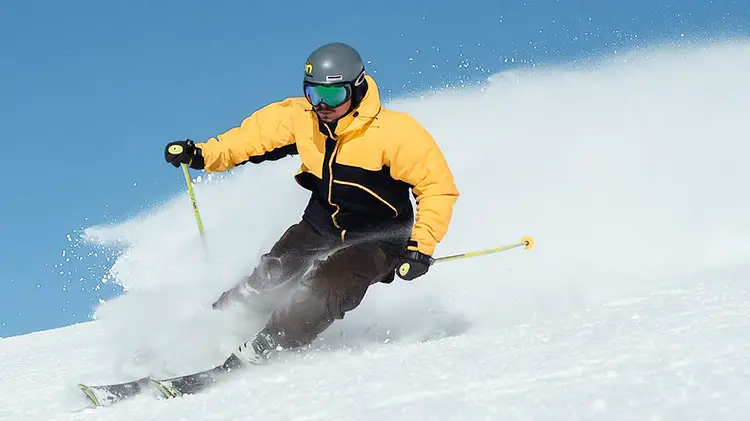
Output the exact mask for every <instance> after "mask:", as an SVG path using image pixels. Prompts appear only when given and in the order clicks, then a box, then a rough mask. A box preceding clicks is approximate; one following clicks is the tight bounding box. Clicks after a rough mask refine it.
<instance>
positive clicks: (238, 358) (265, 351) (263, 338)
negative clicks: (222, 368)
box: [224, 328, 278, 366]
mask: <svg viewBox="0 0 750 421" xmlns="http://www.w3.org/2000/svg"><path fill="white" fill-rule="evenodd" d="M277 347H278V342H277V341H276V339H275V338H274V336H273V335H272V334H271V333H270V331H269V330H268V328H266V329H263V330H261V331H260V332H258V334H257V335H255V336H254V337H253V338H252V339H250V340H248V341H247V342H245V343H243V344H242V345H240V346H239V348H237V350H236V351H234V353H232V355H231V356H230V357H229V359H228V360H227V361H226V362H225V363H224V364H225V365H235V366H236V365H237V364H240V365H245V364H251V365H261V364H264V363H265V362H266V361H267V360H268V359H269V358H271V356H272V354H273V353H274V352H276V349H277Z"/></svg>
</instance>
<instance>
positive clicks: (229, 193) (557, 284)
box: [0, 42, 750, 421]
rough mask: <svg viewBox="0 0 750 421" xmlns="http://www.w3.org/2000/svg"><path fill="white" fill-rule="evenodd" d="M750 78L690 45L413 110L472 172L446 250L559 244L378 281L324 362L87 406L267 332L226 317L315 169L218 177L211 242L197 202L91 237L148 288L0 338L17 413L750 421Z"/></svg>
mask: <svg viewBox="0 0 750 421" xmlns="http://www.w3.org/2000/svg"><path fill="white" fill-rule="evenodd" d="M747 74H750V43H747V42H737V43H726V44H715V45H703V46H699V47H683V48H676V47H673V48H669V49H667V48H665V49H660V50H649V51H641V52H639V53H637V54H625V55H618V56H616V57H614V58H612V59H611V60H608V61H605V62H601V63H586V64H581V65H580V66H569V67H566V68H550V69H534V70H525V69H519V70H518V71H516V72H508V73H503V74H499V75H496V76H494V77H493V78H492V79H491V81H490V82H489V83H488V84H487V85H486V86H483V87H481V88H479V87H466V88H464V89H457V90H453V91H448V92H442V93H438V94H430V95H426V96H424V97H421V98H410V99H405V100H403V101H398V102H395V103H392V104H390V105H391V106H392V107H394V108H398V109H402V110H407V111H409V112H412V113H413V114H414V115H415V116H416V117H417V118H419V119H420V120H421V121H423V122H424V123H425V125H426V126H428V128H429V129H430V130H431V131H432V132H433V133H434V134H435V136H436V138H438V140H439V142H440V144H441V147H442V148H443V150H444V152H445V153H446V155H447V157H448V159H449V161H450V162H451V165H452V167H453V168H454V171H455V173H456V179H457V182H458V184H459V188H460V190H461V192H462V197H461V199H460V200H459V204H458V205H457V208H456V214H455V219H454V222H453V225H452V228H451V232H450V233H449V235H448V237H447V238H446V240H445V242H444V243H442V244H441V245H440V246H439V248H438V253H439V254H441V255H442V254H449V253H454V252H459V251H467V250H473V249H478V248H485V247H493V246H497V245H501V244H505V243H511V242H516V241H517V240H518V239H520V238H521V236H523V235H527V234H528V235H532V236H534V237H535V239H536V241H537V247H536V248H535V249H534V250H533V251H529V252H526V251H522V250H513V251H509V252H507V253H503V254H500V255H496V256H491V257H484V258H476V259H472V260H466V261H461V262H452V263H446V264H444V265H440V266H436V267H434V268H433V270H432V271H431V272H430V274H429V275H428V276H426V277H425V278H421V279H419V280H417V281H415V282H411V283H409V282H403V281H398V282H396V283H394V284H392V285H377V286H375V287H374V288H373V289H372V290H371V291H370V292H368V295H367V297H366V301H365V303H363V305H362V306H361V307H360V308H358V309H357V310H356V311H354V312H352V313H351V314H350V315H348V316H347V318H346V319H345V320H343V321H340V322H338V323H336V324H335V325H334V326H333V327H332V328H331V329H330V330H329V331H327V332H326V333H325V334H324V335H323V336H322V337H321V338H320V340H319V341H318V342H317V343H316V344H315V345H314V346H313V349H311V350H309V352H307V353H306V354H302V355H289V356H285V357H284V358H283V359H282V360H280V361H278V362H276V363H275V364H272V365H269V366H267V367H262V368H259V369H257V370H254V371H253V372H248V373H247V374H246V375H244V376H238V377H237V378H236V379H233V380H232V381H230V382H228V383H226V384H222V385H220V386H217V387H216V388H214V389H211V390H208V391H205V392H204V393H201V394H198V395H195V396H189V397H185V398H181V399H177V400H172V401H157V400H154V399H151V398H149V397H148V396H144V397H139V398H136V399H134V400H132V401H129V402H124V403H122V404H121V405H119V406H115V407H112V408H107V409H99V410H90V409H86V410H81V411H79V410H80V409H81V408H82V407H83V405H84V404H85V403H84V401H83V400H82V396H81V395H80V394H79V392H78V391H77V390H76V389H75V388H74V385H75V383H77V382H79V381H86V382H108V381H118V380H126V379H129V378H132V377H134V376H140V375H143V374H148V373H153V374H174V373H180V372H186V371H190V370H193V369H198V368H205V367H207V366H210V365H212V364H214V363H216V362H217V361H218V360H221V359H222V357H223V356H224V355H225V354H226V352H228V350H229V349H230V348H231V347H232V346H234V344H235V343H236V342H237V341H238V340H240V339H244V338H245V337H246V336H247V335H249V334H250V333H251V332H253V331H254V330H255V329H256V328H257V327H258V326H259V325H260V323H261V322H262V321H261V320H246V319H243V318H242V317H241V315H240V314H236V313H232V312H227V313H216V312H211V311H208V310H207V309H206V307H207V305H208V304H209V303H210V302H211V301H212V300H213V299H214V298H215V296H216V295H218V294H219V293H220V292H221V291H222V290H223V289H225V288H227V287H229V286H231V285H232V284H233V283H234V282H235V280H236V279H237V278H238V277H239V276H241V275H242V274H243V273H244V272H245V271H247V270H249V269H250V268H252V266H253V264H254V263H255V259H257V256H258V255H259V254H260V253H262V252H263V251H264V250H265V249H266V248H267V247H269V246H270V244H271V243H272V242H273V241H274V240H275V239H276V237H277V236H278V235H279V233H280V232H281V231H282V230H283V229H284V228H285V227H286V225H288V224H290V223H292V222H294V221H295V220H296V218H298V217H299V213H300V212H301V209H302V206H303V205H304V202H305V200H306V196H305V194H304V192H301V191H300V190H299V189H298V188H297V187H296V186H295V185H294V182H293V180H292V179H291V177H292V175H293V173H294V170H295V169H296V166H297V161H295V160H294V159H288V160H285V161H280V162H277V163H273V164H271V165H265V166H249V167H246V168H242V169H241V170H239V171H237V172H236V173H235V174H234V175H233V176H232V177H219V178H215V179H212V180H210V181H209V182H205V180H201V181H202V182H201V183H200V184H199V185H198V186H197V188H196V194H197V195H198V203H199V206H200V208H201V212H202V214H203V217H204V222H205V225H206V230H207V233H208V238H207V244H206V248H205V249H204V247H203V245H202V244H201V241H200V239H199V238H198V237H197V236H196V235H195V231H193V230H192V229H187V230H186V229H181V228H180V226H181V225H182V224H186V225H185V226H187V227H191V228H192V227H194V224H195V221H194V220H193V219H192V218H193V215H192V211H191V208H190V204H189V202H188V200H187V198H186V197H185V195H184V194H181V195H180V196H178V197H176V198H175V199H174V200H172V201H170V202H169V203H166V204H164V205H163V206H161V207H159V208H157V209H155V210H154V211H153V212H151V213H150V214H148V215H143V216H142V217H140V218H137V219H134V220H131V221H126V222H124V223H122V224H118V225H114V226H107V227H92V228H91V229H90V230H89V231H88V232H87V235H88V238H87V239H88V240H89V241H94V242H98V243H100V244H103V245H111V246H116V247H121V248H122V249H123V253H122V255H121V256H120V258H119V259H118V260H117V262H116V263H115V265H114V267H113V268H112V273H111V279H109V280H108V281H109V282H119V283H121V284H122V285H123V286H125V287H126V288H127V290H128V293H127V294H126V295H124V296H123V297H121V298H119V299H117V300H112V301H111V302H108V303H103V304H102V305H101V306H100V307H99V308H98V309H97V311H96V318H97V320H96V321H95V322H92V323H85V324H81V325H76V326H72V327H68V328H63V329H57V330H53V331H48V332H38V333H35V334H30V335H25V336H20V337H14V338H6V339H2V340H0V369H1V370H2V371H0V372H2V374H3V380H2V386H1V387H0V391H2V393H0V420H6V419H7V420H58V419H60V420H62V419H64V420H85V419H104V420H107V419H109V420H122V419H143V420H150V419H154V420H156V419H159V420H165V419H169V420H172V419H174V420H207V419H211V420H232V419H263V420H290V419H295V420H326V421H328V420H339V419H341V420H344V419H346V420H354V419H356V420H382V419H386V418H388V419H414V420H431V419H445V420H449V419H514V420H526V419H535V420H561V419H563V420H574V419H606V420H633V419H641V420H672V419H675V420H677V419H679V420H681V421H684V420H700V419H721V420H734V419H737V420H739V419H745V418H746V413H747V412H748V410H750V362H748V361H749V360H748V358H747V356H746V354H747V351H748V350H750V333H748V323H747V320H748V319H749V317H750V248H748V247H747V246H748V240H747V239H748V238H750V218H748V216H747V215H748V214H749V213H748V211H749V210H750V193H748V189H747V188H746V184H747V180H748V179H750V168H748V166H747V163H746V162H747V156H748V152H750V146H749V145H748V143H747V140H746V139H747V131H748V126H747V123H746V121H747V112H748V109H750V108H748V105H747V98H748V97H750V80H748V79H747V76H746V75H747ZM179 176H180V174H179V173H177V172H176V173H175V177H179ZM259 180H260V182H259ZM206 252H207V253H206ZM179 259H191V260H193V261H195V262H197V263H196V264H197V265H198V266H197V269H196V268H190V267H187V265H180V264H172V265H170V264H165V262H179V261H180V260H179ZM165 308H168V309H169V310H170V311H169V313H166V314H165V313H164V312H163V309H165ZM136 357H137V358H136ZM34 391H35V392H34ZM40 391H41V392H43V393H40Z"/></svg>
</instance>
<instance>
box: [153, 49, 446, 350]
mask: <svg viewBox="0 0 750 421" xmlns="http://www.w3.org/2000/svg"><path fill="white" fill-rule="evenodd" d="M303 91H304V98H302V97H293V98H287V99H285V100H282V101H280V102H275V103H271V104H269V105H266V106H265V107H263V108H261V109H260V110H258V111H256V112H255V113H253V114H252V115H250V116H249V117H247V118H246V119H244V120H243V121H242V123H241V124H240V125H239V126H238V127H235V128H232V129H230V130H228V131H226V132H224V133H223V134H220V135H218V136H216V137H213V138H210V139H208V140H207V141H205V142H202V143H194V142H193V141H191V140H189V139H188V140H184V141H177V142H170V143H169V144H167V146H166V148H165V159H166V161H167V162H169V163H171V164H173V165H174V166H175V167H178V166H179V165H181V164H186V165H188V166H189V167H190V168H193V169H199V170H206V171H213V172H218V171H227V170H229V169H232V168H234V167H236V166H238V165H241V164H244V163H247V162H251V163H261V162H264V161H273V160H278V159H280V158H282V157H285V156H288V155H299V157H300V158H301V161H302V164H301V166H300V168H299V170H298V172H297V173H296V175H295V179H296V181H297V182H298V183H299V184H300V185H301V186H302V187H303V188H305V189H307V190H310V192H311V196H310V200H309V202H308V205H307V207H306V209H305V211H304V214H303V216H302V219H301V221H300V222H298V223H296V224H295V225H293V226H291V227H290V228H288V229H287V231H286V232H285V233H284V234H283V235H282V236H281V238H280V239H279V240H278V241H277V242H276V244H275V245H274V246H273V247H272V248H271V250H270V251H269V252H267V253H266V254H264V255H263V256H262V257H261V259H260V262H259V264H258V266H257V267H256V268H255V269H254V271H253V273H252V274H251V275H250V276H248V277H246V278H244V279H243V280H242V281H241V282H240V283H239V284H237V285H236V286H235V287H234V288H232V289H230V290H228V291H226V292H224V293H223V294H222V295H221V297H220V298H219V299H218V300H217V301H216V302H215V303H214V305H213V306H214V308H216V309H222V308H225V306H226V305H228V304H229V303H232V302H245V303H249V302H252V303H253V305H260V303H261V302H262V301H263V300H262V299H263V298H264V297H266V298H267V297H269V296H271V295H272V294H275V293H277V292H279V291H287V290H288V291H289V293H288V294H285V295H284V296H283V298H280V299H279V300H278V301H274V302H273V304H271V308H269V310H270V312H271V314H270V317H269V319H268V322H267V324H266V326H265V328H264V329H263V330H262V331H261V332H259V333H258V334H257V335H256V336H255V337H253V338H252V339H250V340H248V341H247V342H246V343H245V344H243V345H242V346H240V347H239V349H238V350H236V351H235V352H234V354H233V355H232V356H231V357H230V360H234V361H235V362H238V363H252V364H258V363H262V362H263V361H265V360H266V359H267V358H269V357H270V356H271V354H272V353H273V352H274V351H275V350H277V349H291V348H295V347H298V346H301V345H305V344H308V343H310V342H311V341H312V340H313V339H315V338H316V336H317V335H318V334H320V333H321V332H323V331H324V330H325V329H326V328H327V327H328V326H330V325H331V324H332V323H333V321H334V320H335V319H341V318H343V317H344V314H345V313H346V312H348V311H351V310H353V309H354V308H356V307H357V306H358V305H359V304H360V302H361V301H362V299H363V297H364V295H365V292H366V291H367V289H368V288H369V286H370V285H373V284H375V283H378V282H383V283H390V282H392V281H393V279H394V271H397V272H398V274H399V276H400V277H401V278H403V279H406V280H412V279H415V278H417V277H419V276H422V275H424V274H425V273H426V272H427V271H428V269H429V267H430V265H431V263H432V262H433V259H432V257H431V256H432V254H433V252H434V249H435V246H436V244H437V243H438V242H440V241H441V240H442V239H443V237H444V235H445V234H446V231H447V230H448V225H449V223H450V220H451V216H452V211H453V206H454V204H455V202H456V200H457V198H458V195H459V193H458V190H457V188H456V186H455V184H454V180H453V175H452V174H451V171H450V169H449V167H448V164H447V162H446V160H445V158H444V156H443V154H442V152H441V151H440V149H439V148H438V146H437V145H436V143H435V141H434V140H433V138H432V137H431V135H430V134H429V133H428V132H427V131H426V130H425V129H424V128H423V127H422V126H421V125H420V124H419V123H418V122H417V121H416V120H414V119H413V118H412V117H411V116H409V115H408V114H406V113H401V112H396V111H391V110H388V109H385V108H383V107H382V106H381V103H380V97H379V93H378V87H377V85H376V83H375V81H374V79H373V78H372V77H371V76H370V75H367V74H366V73H365V68H364V65H363V62H362V59H361V57H360V55H359V53H358V52H357V51H356V50H355V49H353V48H352V47H350V46H348V45H346V44H342V43H331V44H326V45H323V46H321V47H320V48H318V49H316V50H315V51H314V52H313V53H312V54H311V55H310V56H309V57H308V59H307V62H306V64H305V75H304V80H303ZM410 190H411V192H412V193H413V195H414V197H415V199H416V203H417V211H416V215H415V213H414V210H413V208H412V204H411V202H410V196H409V194H410ZM259 298H260V299H261V300H259ZM228 361H229V360H228Z"/></svg>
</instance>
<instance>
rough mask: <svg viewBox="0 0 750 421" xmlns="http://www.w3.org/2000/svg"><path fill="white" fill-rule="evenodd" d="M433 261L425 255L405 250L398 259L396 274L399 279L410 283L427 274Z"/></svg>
mask: <svg viewBox="0 0 750 421" xmlns="http://www.w3.org/2000/svg"><path fill="white" fill-rule="evenodd" d="M434 261H435V259H433V258H432V257H430V256H428V255H426V254H423V253H420V252H418V251H413V250H407V251H406V252H405V253H404V254H403V255H402V256H401V259H399V262H398V268H397V271H396V272H397V273H398V277H399V278H401V279H405V280H407V281H411V280H412V279H416V278H418V277H420V276H422V275H424V274H425V273H427V271H428V270H429V269H430V265H431V264H432V262H434Z"/></svg>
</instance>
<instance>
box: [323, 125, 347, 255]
mask: <svg viewBox="0 0 750 421" xmlns="http://www.w3.org/2000/svg"><path fill="white" fill-rule="evenodd" d="M324 126H325V128H326V130H327V131H328V139H331V140H333V142H334V145H333V151H332V152H331V157H330V158H329V159H328V204H330V205H331V206H333V207H335V208H336V210H335V211H334V212H333V213H332V214H331V220H332V221H333V225H334V226H335V227H336V228H338V229H340V230H341V241H344V239H345V237H346V230H345V229H342V228H341V226H339V223H338V222H337V221H336V214H338V213H339V211H340V210H341V208H340V207H339V205H337V204H335V203H333V162H334V161H335V160H336V153H337V152H338V149H339V142H338V139H336V135H334V134H333V133H332V132H331V128H330V127H328V125H327V124H324ZM328 139H326V143H328V142H327V141H328Z"/></svg>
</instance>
